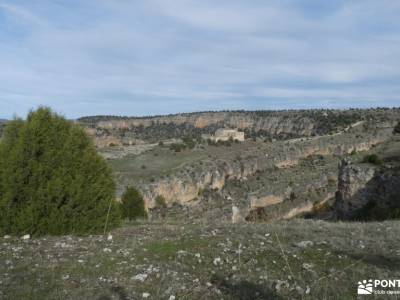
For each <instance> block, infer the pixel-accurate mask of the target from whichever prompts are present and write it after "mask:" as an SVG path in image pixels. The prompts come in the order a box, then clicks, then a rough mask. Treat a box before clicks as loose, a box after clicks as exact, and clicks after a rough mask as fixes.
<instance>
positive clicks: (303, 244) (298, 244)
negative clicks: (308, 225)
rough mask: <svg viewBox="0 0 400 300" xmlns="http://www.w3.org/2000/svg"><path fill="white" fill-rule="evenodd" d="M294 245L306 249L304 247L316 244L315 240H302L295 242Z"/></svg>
mask: <svg viewBox="0 0 400 300" xmlns="http://www.w3.org/2000/svg"><path fill="white" fill-rule="evenodd" d="M294 245H295V246H296V247H298V248H302V249H304V248H307V247H311V246H314V242H312V241H301V242H298V243H295V244H294Z"/></svg>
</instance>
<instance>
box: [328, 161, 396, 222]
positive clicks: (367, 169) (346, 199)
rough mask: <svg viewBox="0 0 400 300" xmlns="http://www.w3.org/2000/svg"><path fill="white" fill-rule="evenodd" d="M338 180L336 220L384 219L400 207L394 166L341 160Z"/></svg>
mask: <svg viewBox="0 0 400 300" xmlns="http://www.w3.org/2000/svg"><path fill="white" fill-rule="evenodd" d="M338 181H339V184H338V191H337V193H336V202H335V210H336V214H337V217H338V218H339V219H360V220H364V219H365V220H368V219H371V220H373V219H380V218H382V219H384V218H387V217H390V216H391V215H392V214H393V213H396V211H395V210H396V209H399V210H400V172H399V170H398V169H397V170H396V169H388V168H385V166H376V165H372V164H367V163H363V164H352V163H350V162H349V161H346V160H344V161H343V162H342V163H341V165H340V168H339V177H338ZM393 217H400V214H399V216H395V215H394V214H393Z"/></svg>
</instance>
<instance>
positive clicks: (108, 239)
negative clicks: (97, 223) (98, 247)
mask: <svg viewBox="0 0 400 300" xmlns="http://www.w3.org/2000/svg"><path fill="white" fill-rule="evenodd" d="M112 239H113V236H112V235H111V233H109V234H108V236H107V241H112Z"/></svg>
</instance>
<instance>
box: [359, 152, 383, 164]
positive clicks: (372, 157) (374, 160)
mask: <svg viewBox="0 0 400 300" xmlns="http://www.w3.org/2000/svg"><path fill="white" fill-rule="evenodd" d="M363 162H364V163H370V164H374V165H381V164H382V160H381V159H380V158H379V157H378V155H376V154H368V155H365V156H364V158H363Z"/></svg>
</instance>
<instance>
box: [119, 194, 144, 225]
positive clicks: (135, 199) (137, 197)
mask: <svg viewBox="0 0 400 300" xmlns="http://www.w3.org/2000/svg"><path fill="white" fill-rule="evenodd" d="M121 211H122V217H123V218H125V219H129V220H135V219H137V218H147V212H146V209H145V205H144V200H143V197H142V195H141V194H140V192H139V191H138V190H137V189H135V188H134V187H127V188H126V190H125V192H124V194H123V195H122V199H121Z"/></svg>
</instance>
